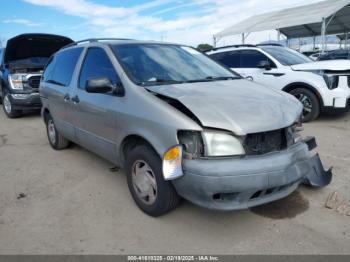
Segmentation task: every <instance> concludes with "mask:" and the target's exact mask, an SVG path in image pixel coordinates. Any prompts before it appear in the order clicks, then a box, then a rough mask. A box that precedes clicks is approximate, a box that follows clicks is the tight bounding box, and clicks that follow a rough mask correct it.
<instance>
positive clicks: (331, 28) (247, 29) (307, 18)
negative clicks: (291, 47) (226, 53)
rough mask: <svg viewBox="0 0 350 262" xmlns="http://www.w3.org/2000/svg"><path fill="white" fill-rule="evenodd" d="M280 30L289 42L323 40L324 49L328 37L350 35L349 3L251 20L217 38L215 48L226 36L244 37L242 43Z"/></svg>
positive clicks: (334, 0) (336, 1) (333, 1)
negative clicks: (269, 31) (248, 37)
mask: <svg viewBox="0 0 350 262" xmlns="http://www.w3.org/2000/svg"><path fill="white" fill-rule="evenodd" d="M273 29H275V30H277V31H278V32H279V35H280V33H282V34H283V35H285V36H286V37H287V39H289V38H299V37H314V38H315V37H316V36H318V35H321V36H322V50H324V49H325V42H326V34H342V33H344V34H345V33H346V34H347V33H348V32H350V0H325V1H322V2H318V3H314V4H310V5H304V6H299V7H294V8H288V9H284V10H280V11H275V12H271V13H265V14H260V15H256V16H253V17H250V18H248V19H246V20H244V21H242V22H239V23H238V24H236V25H233V26H230V27H229V28H227V29H225V30H223V31H221V32H219V33H217V34H215V35H214V45H216V42H217V41H218V40H220V39H221V38H223V37H225V36H230V35H238V34H241V35H242V43H244V42H245V39H246V37H247V36H248V35H249V33H253V32H260V31H265V30H273Z"/></svg>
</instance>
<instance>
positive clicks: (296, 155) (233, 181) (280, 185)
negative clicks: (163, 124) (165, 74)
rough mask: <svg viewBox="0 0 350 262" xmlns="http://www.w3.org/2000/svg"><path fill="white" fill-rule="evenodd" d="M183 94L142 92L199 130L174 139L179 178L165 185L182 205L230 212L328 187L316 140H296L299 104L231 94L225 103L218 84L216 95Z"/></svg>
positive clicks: (181, 90) (178, 89)
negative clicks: (300, 189)
mask: <svg viewBox="0 0 350 262" xmlns="http://www.w3.org/2000/svg"><path fill="white" fill-rule="evenodd" d="M245 84H246V83H245ZM186 88H187V89H186ZM190 88H191V87H190V86H188V87H184V86H182V85H181V86H171V87H164V86H163V87H154V88H149V91H151V92H152V93H153V94H154V95H155V96H157V97H158V98H160V99H161V100H163V101H164V102H166V103H167V104H169V105H171V106H172V107H173V109H174V110H176V111H178V112H181V113H182V114H183V115H184V117H186V118H190V119H191V120H193V121H194V122H196V123H197V124H198V125H199V126H200V127H201V128H202V130H196V131H194V130H181V129H180V130H179V131H177V138H178V143H179V145H180V147H181V149H182V152H181V156H182V161H181V168H182V172H178V174H179V176H177V177H174V176H172V177H171V179H169V180H171V181H172V183H173V185H174V186H175V188H176V190H177V192H178V194H180V195H181V196H182V197H184V198H185V199H187V200H189V201H191V202H193V203H195V204H197V205H200V206H203V207H206V208H210V209H216V210H236V209H245V208H249V207H252V206H256V205H261V204H265V203H269V202H271V201H274V200H277V199H280V198H283V197H285V196H287V195H289V194H290V193H292V192H293V191H294V190H296V188H297V187H298V186H299V185H300V184H307V185H310V186H315V187H323V186H326V185H328V184H329V183H330V182H331V179H332V172H331V169H329V170H325V169H324V167H323V165H322V163H321V160H320V158H319V156H318V155H317V154H314V153H313V152H312V150H313V149H314V148H315V147H316V141H315V139H314V138H311V137H308V138H305V139H303V138H302V137H301V135H300V133H299V129H300V126H299V125H300V124H301V122H300V118H299V116H300V113H301V110H302V107H301V106H300V104H299V103H298V102H296V103H295V101H294V100H293V99H292V98H290V97H285V96H284V95H281V94H279V93H277V94H276V93H273V94H272V95H271V93H269V95H268V94H266V97H264V95H263V93H260V94H258V96H255V95H256V92H255V95H254V94H251V93H249V92H248V93H247V92H246V91H247V89H248V88H247V87H245V88H246V89H245V90H244V91H242V90H240V88H239V87H238V86H237V88H236V89H234V90H235V91H236V93H235V94H231V95H229V94H230V92H231V90H229V89H228V88H227V86H226V84H225V83H220V84H219V83H217V86H216V88H217V89H216V91H217V93H218V94H219V95H217V94H216V93H211V92H212V91H211V90H209V86H207V87H205V86H204V87H202V88H201V89H200V88H198V89H196V90H195V92H194V93H195V96H194V95H193V93H192V92H190V91H192V90H190V91H189V89H190ZM198 90H199V91H198ZM220 91H223V92H220ZM262 98H266V99H265V100H264V99H262ZM206 101H207V102H206ZM176 163H177V164H179V162H176ZM177 168H178V166H177Z"/></svg>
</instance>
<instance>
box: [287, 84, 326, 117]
mask: <svg viewBox="0 0 350 262" xmlns="http://www.w3.org/2000/svg"><path fill="white" fill-rule="evenodd" d="M289 93H290V94H291V95H293V96H295V97H296V98H297V99H298V100H299V101H300V102H301V103H302V104H303V119H302V120H303V122H310V121H313V120H315V119H316V118H317V117H318V116H319V114H320V102H319V101H318V98H317V96H316V95H315V94H314V93H313V92H311V91H310V90H308V89H305V88H296V89H293V90H292V91H290V92H289Z"/></svg>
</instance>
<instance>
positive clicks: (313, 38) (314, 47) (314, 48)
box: [312, 35, 316, 52]
mask: <svg viewBox="0 0 350 262" xmlns="http://www.w3.org/2000/svg"><path fill="white" fill-rule="evenodd" d="M312 42H313V43H312V44H313V48H312V51H314V52H315V50H316V36H315V35H314V36H312Z"/></svg>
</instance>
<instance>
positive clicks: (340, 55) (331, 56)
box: [318, 49, 350, 69]
mask: <svg viewBox="0 0 350 262" xmlns="http://www.w3.org/2000/svg"><path fill="white" fill-rule="evenodd" d="M340 59H350V52H349V50H347V49H339V50H334V51H329V52H327V53H324V54H321V55H320V56H319V58H318V61H324V60H340ZM349 69H350V68H349Z"/></svg>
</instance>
